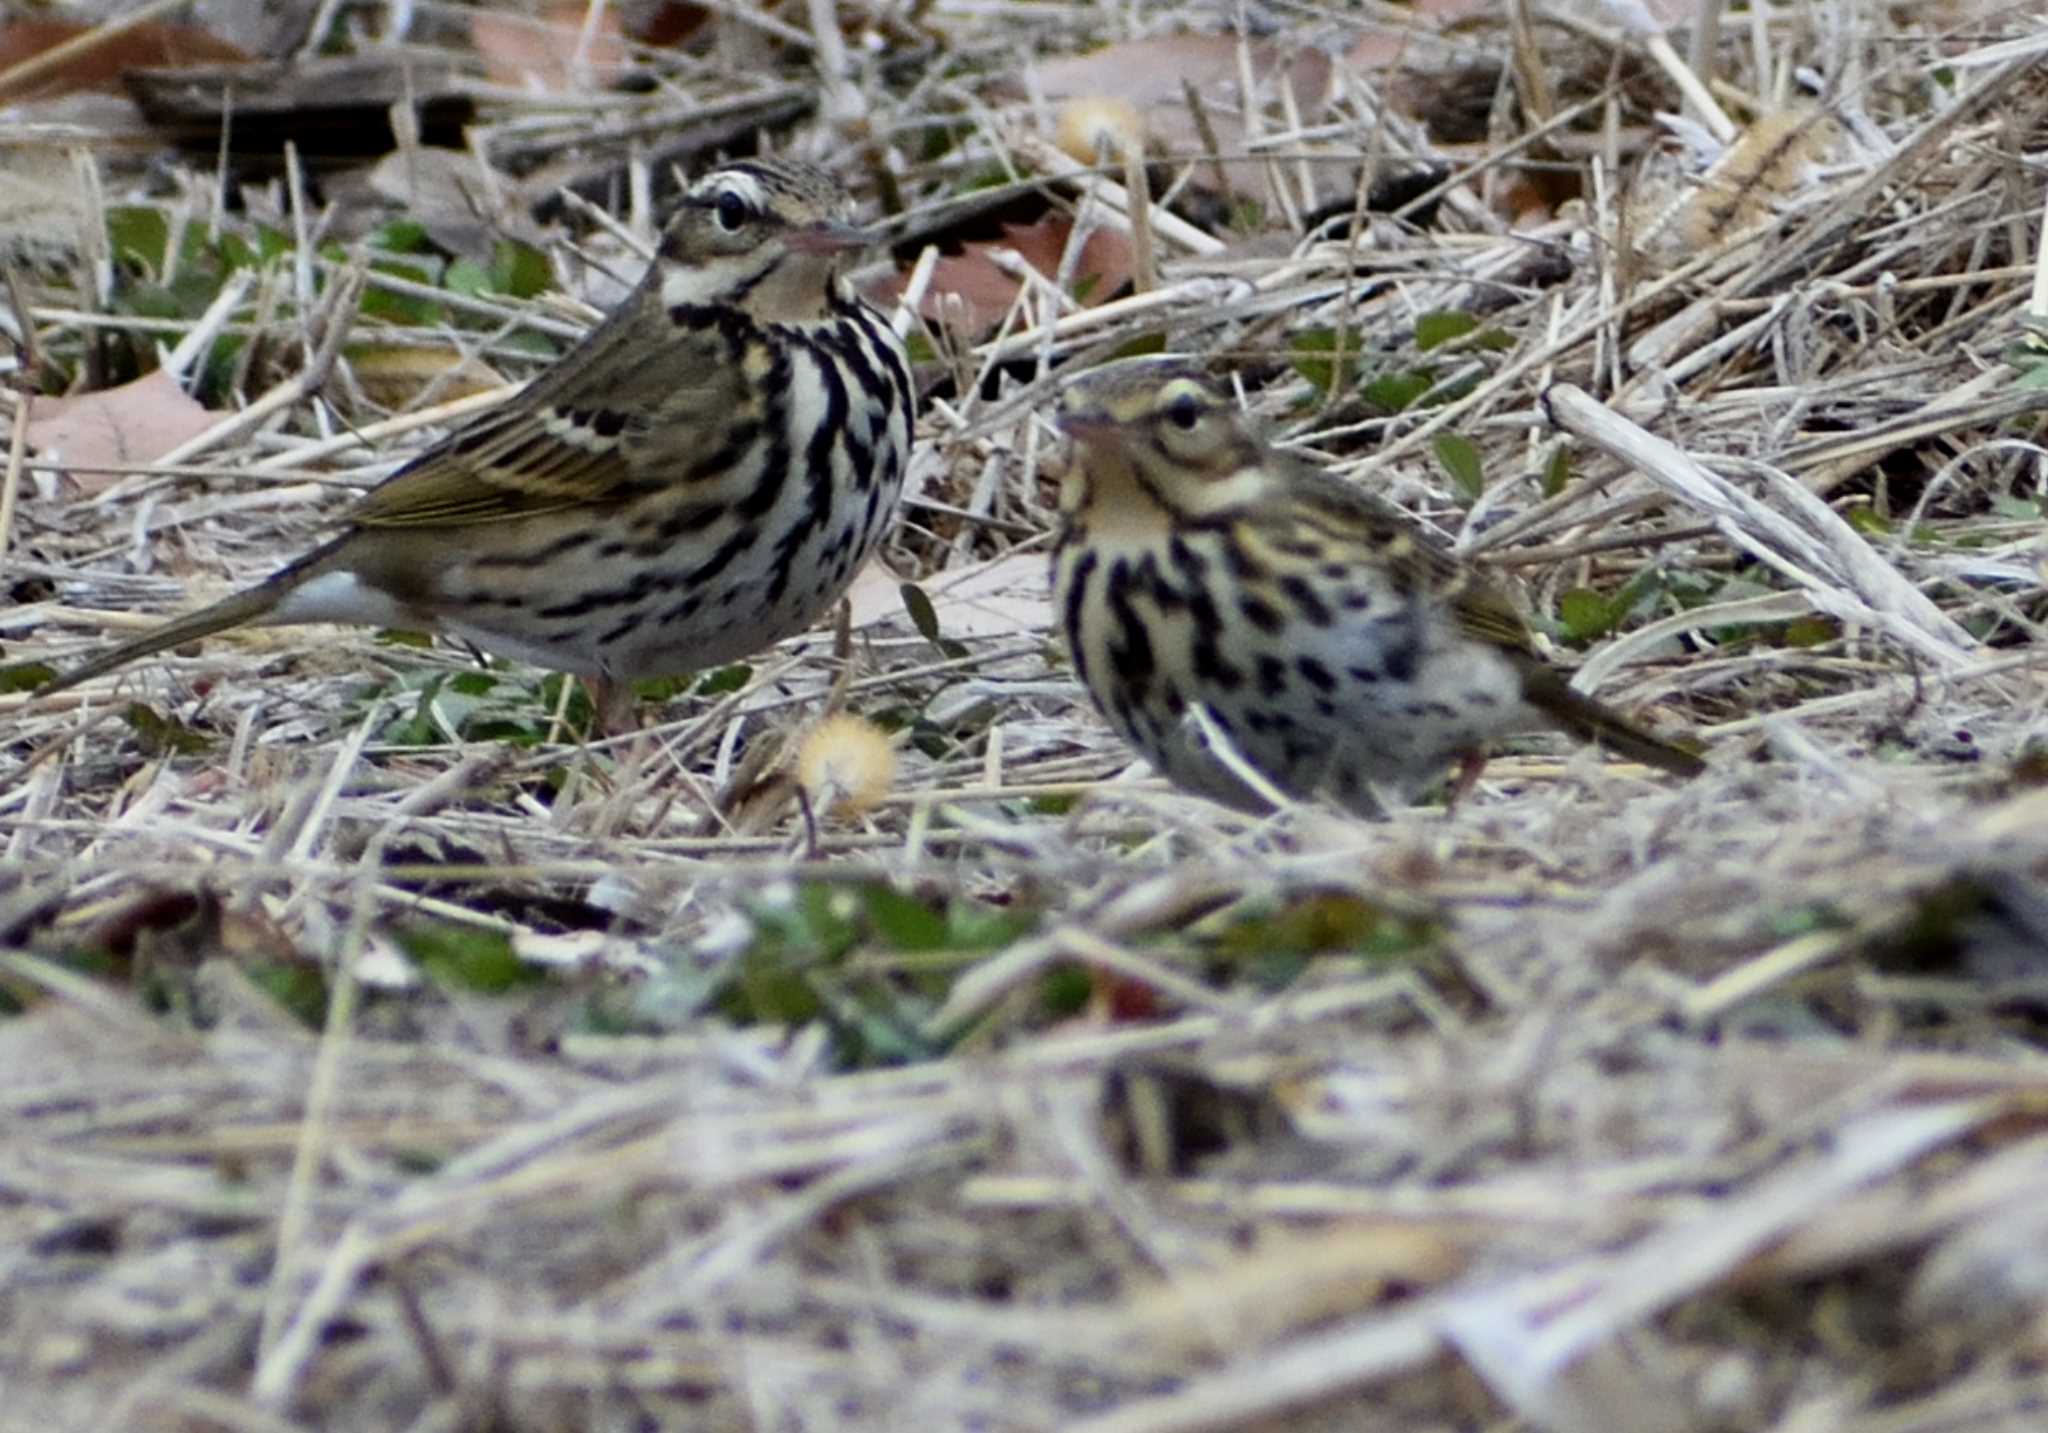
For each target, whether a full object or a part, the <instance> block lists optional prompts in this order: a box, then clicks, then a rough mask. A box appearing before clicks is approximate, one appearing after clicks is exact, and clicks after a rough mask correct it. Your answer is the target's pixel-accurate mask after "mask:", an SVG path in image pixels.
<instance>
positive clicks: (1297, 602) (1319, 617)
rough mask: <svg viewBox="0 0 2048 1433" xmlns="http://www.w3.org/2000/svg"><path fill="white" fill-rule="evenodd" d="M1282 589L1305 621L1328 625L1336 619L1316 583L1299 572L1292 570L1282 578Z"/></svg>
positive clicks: (1316, 624)
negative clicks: (1317, 589) (1318, 590)
mask: <svg viewBox="0 0 2048 1433" xmlns="http://www.w3.org/2000/svg"><path fill="white" fill-rule="evenodd" d="M1280 590H1281V591H1282V592H1283V593H1285V594H1286V595H1287V600H1288V601H1289V602H1291V603H1293V604H1294V610H1295V611H1296V612H1298V613H1299V614H1300V615H1301V618H1302V620H1303V621H1305V622H1307V623H1309V624H1310V625H1311V626H1315V627H1327V626H1329V625H1330V624H1331V623H1332V622H1334V621H1335V620H1336V616H1335V614H1334V613H1332V612H1331V611H1330V608H1329V605H1328V604H1327V603H1325V602H1324V601H1323V599H1322V595H1321V594H1320V593H1318V592H1317V591H1316V589H1315V584H1313V583H1311V582H1310V581H1309V580H1308V579H1307V578H1306V577H1303V576H1302V575H1301V574H1300V573H1298V572H1290V573H1288V574H1287V575H1286V576H1285V577H1283V578H1281V579H1280Z"/></svg>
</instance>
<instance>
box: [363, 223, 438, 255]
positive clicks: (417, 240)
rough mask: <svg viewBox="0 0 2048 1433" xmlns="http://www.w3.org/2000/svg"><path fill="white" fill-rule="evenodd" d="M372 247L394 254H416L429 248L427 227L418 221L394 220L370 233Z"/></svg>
mask: <svg viewBox="0 0 2048 1433" xmlns="http://www.w3.org/2000/svg"><path fill="white" fill-rule="evenodd" d="M370 247H371V248H373V249H383V250H385V251H386V252H387V253H393V254H416V253H418V252H419V251H420V250H422V249H424V248H426V247H427V226H426V225H424V224H422V223H420V222H419V221H418V220H416V219H393V220H392V221H391V222H390V223H388V224H383V225H380V226H379V227H377V228H375V229H372V230H371V231H370Z"/></svg>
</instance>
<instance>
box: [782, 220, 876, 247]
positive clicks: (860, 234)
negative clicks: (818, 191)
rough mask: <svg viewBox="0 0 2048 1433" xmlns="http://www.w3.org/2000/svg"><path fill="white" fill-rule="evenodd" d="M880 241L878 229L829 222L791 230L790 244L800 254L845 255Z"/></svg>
mask: <svg viewBox="0 0 2048 1433" xmlns="http://www.w3.org/2000/svg"><path fill="white" fill-rule="evenodd" d="M879 239H880V231H879V230H877V229H873V228H866V227H863V226H861V225H859V224H840V223H837V222H832V221H827V222H825V223H821V224H806V225H805V226H804V227H803V228H801V229H791V230H790V231H789V237H788V243H789V247H790V248H792V249H794V250H796V251H797V252H798V253H799V254H845V253H851V252H852V251H853V250H855V249H865V248H867V247H868V246H869V245H871V244H874V243H876V242H877V241H878V240H879Z"/></svg>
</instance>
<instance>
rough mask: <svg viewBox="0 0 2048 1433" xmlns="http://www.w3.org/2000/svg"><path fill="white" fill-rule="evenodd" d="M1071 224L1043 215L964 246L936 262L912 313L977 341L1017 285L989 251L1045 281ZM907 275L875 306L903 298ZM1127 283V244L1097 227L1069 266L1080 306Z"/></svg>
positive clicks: (881, 293) (890, 284)
mask: <svg viewBox="0 0 2048 1433" xmlns="http://www.w3.org/2000/svg"><path fill="white" fill-rule="evenodd" d="M1073 230H1074V221H1073V220H1072V219H1070V218H1068V217H1067V216H1066V215H1064V214H1048V215H1046V216H1045V217H1044V218H1043V219H1040V220H1039V221H1038V222H1037V223H1035V224H1022V225H1020V224H1005V225H1004V226H1003V237H1002V238H1001V239H1000V240H998V241H996V242H995V243H991V244H968V245H966V246H965V247H964V248H963V249H962V250H961V252H959V253H958V254H948V255H946V256H944V257H942V258H941V259H940V260H939V262H938V263H937V265H936V266H934V268H933V270H932V278H931V286H930V287H929V288H927V289H926V290H925V295H924V301H923V303H921V304H919V305H918V311H919V312H920V313H922V314H923V315H924V317H925V318H926V319H927V320H929V321H930V322H933V323H943V324H946V325H947V326H949V327H951V328H952V329H953V330H954V331H956V332H958V333H960V334H962V335H964V336H968V337H978V336H980V335H981V334H983V333H985V332H987V331H988V330H989V329H991V328H993V327H994V326H995V325H996V324H998V323H1000V322H1001V321H1002V318H1003V315H1004V314H1006V313H1008V312H1009V310H1010V305H1011V304H1013V303H1014V302H1016V299H1017V291H1018V289H1019V288H1021V287H1022V286H1023V285H1022V281H1021V280H1019V279H1016V278H1013V277H1012V276H1011V275H1010V274H1008V273H1006V272H1005V271H1004V270H1003V269H1002V268H1001V267H1000V266H999V265H997V264H996V262H995V261H994V260H993V259H991V258H990V257H989V251H990V250H991V249H1009V250H1012V251H1014V252H1015V253H1016V254H1017V256H1018V257H1019V258H1021V259H1023V260H1024V262H1026V263H1027V264H1029V265H1031V267H1032V268H1034V269H1036V270H1038V272H1039V273H1041V274H1044V275H1045V276H1046V277H1047V278H1051V277H1052V276H1054V275H1055V274H1057V273H1058V272H1059V267H1060V257H1061V256H1062V255H1063V254H1065V253H1066V249H1067V238H1068V236H1069V235H1070V234H1072V233H1073ZM906 281H907V276H906V275H903V274H897V275H894V276H893V277H892V278H890V279H889V280H887V281H886V282H884V283H883V284H881V285H880V286H879V287H878V289H877V291H876V298H877V299H878V301H880V302H882V303H885V304H889V303H894V302H896V300H897V299H898V298H900V297H901V296H902V294H903V286H904V284H905V282H906ZM1130 281H1131V239H1130V236H1129V235H1128V234H1126V233H1124V232H1123V231H1122V230H1121V229H1113V228H1109V227H1106V226H1105V227H1101V228H1097V229H1096V230H1094V231H1093V232H1092V233H1090V234H1089V235H1088V237H1087V238H1086V239H1085V240H1083V241H1082V244H1081V255H1080V258H1079V259H1078V260H1076V262H1075V265H1074V288H1073V292H1075V293H1077V294H1079V295H1081V296H1082V301H1083V302H1084V303H1101V302H1102V301H1103V300H1104V299H1107V298H1109V297H1111V296H1112V295H1114V294H1115V293H1116V292H1117V290H1119V289H1121V288H1122V287H1123V286H1124V285H1125V284H1127V283H1129V282H1130Z"/></svg>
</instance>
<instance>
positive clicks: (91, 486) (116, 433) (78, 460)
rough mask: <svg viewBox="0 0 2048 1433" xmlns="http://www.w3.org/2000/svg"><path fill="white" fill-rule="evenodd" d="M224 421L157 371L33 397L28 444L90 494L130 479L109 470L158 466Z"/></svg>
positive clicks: (169, 376)
mask: <svg viewBox="0 0 2048 1433" xmlns="http://www.w3.org/2000/svg"><path fill="white" fill-rule="evenodd" d="M220 417H221V415H220V414H219V413H216V412H214V411H212V410H211V409H208V408H206V407H204V406H202V405H201V404H200V403H199V402H198V401H197V400H195V399H194V398H193V397H192V396H191V395H190V394H188V393H187V392H185V390H184V389H183V388H181V387H179V386H178V381H177V380H176V379H175V378H173V377H172V376H171V375H170V374H169V373H168V372H167V371H165V370H164V369H161V368H159V369H156V370H154V371H153V372H150V373H145V374H144V375H143V376H142V377H140V378H138V379H136V380H135V381H134V382H132V383H124V384H122V385H121V386H120V387H118V388H103V389H101V390H100V391H99V392H97V393H80V394H76V395H74V396H72V397H69V398H31V399H30V400H29V409H28V442H29V446H30V447H31V448H32V449H34V450H35V452H36V454H37V456H39V457H41V458H44V459H47V460H49V461H52V462H61V463H64V464H65V465H66V466H67V471H66V476H67V477H69V478H70V479H71V481H72V483H73V484H74V485H75V486H76V487H77V489H78V491H79V492H80V493H83V494H85V495H87V496H90V495H92V494H93V493H97V492H100V491H102V490H103V489H106V488H109V487H112V486H113V485H114V484H115V483H116V482H119V481H120V480H121V478H123V477H124V476H126V474H124V473H118V472H107V471H105V469H106V468H107V467H108V465H110V464H111V465H114V466H117V467H132V466H134V465H136V464H139V463H149V462H154V461H155V460H156V459H158V458H160V457H162V456H163V455H164V454H165V453H168V452H170V451H171V450H172V449H173V448H175V447H177V446H178V445H179V444H181V443H183V442H184V441H185V440H186V439H188V438H192V437H195V436H197V435H198V434H200V433H203V432H205V431H206V430H207V429H208V428H210V427H212V426H213V425H214V423H215V422H216V421H217V420H218V419H219V418H220Z"/></svg>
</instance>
